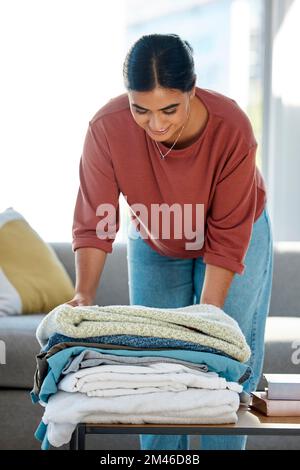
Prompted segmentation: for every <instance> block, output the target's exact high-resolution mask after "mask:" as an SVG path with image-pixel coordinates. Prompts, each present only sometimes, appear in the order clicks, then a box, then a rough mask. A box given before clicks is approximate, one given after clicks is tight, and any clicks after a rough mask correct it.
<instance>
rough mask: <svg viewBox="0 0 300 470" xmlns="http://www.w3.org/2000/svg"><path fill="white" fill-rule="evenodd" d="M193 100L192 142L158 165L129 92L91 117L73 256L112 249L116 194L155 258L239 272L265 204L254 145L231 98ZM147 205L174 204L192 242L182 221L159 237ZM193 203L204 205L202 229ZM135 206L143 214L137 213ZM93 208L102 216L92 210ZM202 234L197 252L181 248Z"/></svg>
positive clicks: (203, 93) (204, 94)
mask: <svg viewBox="0 0 300 470" xmlns="http://www.w3.org/2000/svg"><path fill="white" fill-rule="evenodd" d="M195 99H199V100H200V101H201V102H202V105H204V106H205V107H206V109H207V112H208V120H207V123H206V125H205V127H204V129H203V130H202V132H201V134H200V135H199V137H198V139H197V140H196V141H195V142H194V143H192V144H191V145H189V146H187V147H186V148H183V149H176V148H173V149H172V150H171V151H170V152H169V153H168V155H167V156H166V157H165V159H163V160H161V158H160V154H159V152H158V149H157V147H156V145H155V141H154V140H153V139H152V138H151V137H150V135H149V134H148V133H147V132H146V131H145V130H144V129H143V128H142V127H141V126H139V125H138V124H137V123H136V121H135V120H134V118H133V116H132V113H131V110H130V106H129V100H128V95H127V93H124V94H122V95H119V96H117V97H115V98H113V99H111V100H110V101H108V102H107V103H106V104H105V105H104V106H103V107H102V108H101V109H99V110H98V111H97V112H96V114H95V115H94V116H93V117H92V119H91V120H90V122H89V126H88V129H87V133H86V138H85V141H84V145H83V151H82V156H81V160H80V168H79V174H80V187H79V190H78V194H77V200H76V206H75V211H74V221H73V243H72V248H73V250H74V251H75V250H76V249H77V248H80V247H95V248H100V249H102V250H104V251H105V252H108V253H110V252H111V251H112V243H113V241H114V239H115V236H116V232H117V231H118V230H119V225H120V220H119V206H118V200H119V195H120V194H121V193H122V194H123V196H124V198H125V199H126V201H127V203H128V205H129V207H130V209H131V217H132V219H135V222H136V223H137V224H138V228H139V230H142V231H143V230H144V229H145V231H144V235H146V236H145V241H146V243H148V244H149V245H150V246H151V247H152V248H153V249H154V250H156V251H157V252H158V253H160V254H162V255H167V256H173V257H179V258H195V257H199V256H203V259H204V262H205V263H208V264H213V265H217V266H221V267H224V268H227V269H229V270H232V271H234V272H237V273H239V274H242V273H243V272H244V268H245V265H244V257H245V254H246V250H247V248H248V245H249V241H250V237H251V231H252V226H253V222H255V221H256V220H257V219H258V217H259V215H260V214H261V213H262V211H263V208H264V206H265V204H266V201H267V196H266V187H265V183H264V180H263V177H262V175H261V174H260V172H259V169H258V168H257V167H256V160H255V156H256V149H257V142H256V139H255V136H254V133H253V130H252V127H251V122H250V120H249V118H248V116H247V114H246V113H245V112H244V111H243V110H242V109H241V108H240V107H239V105H238V104H237V103H236V102H235V101H234V100H233V99H231V98H229V97H227V96H224V95H222V94H220V93H218V92H216V91H212V90H208V89H203V88H199V87H196V98H195ZM157 144H158V146H159V147H160V149H161V151H162V152H163V153H166V152H167V151H168V150H169V148H168V147H167V146H166V145H164V144H163V142H162V141H160V142H157ZM106 204H107V205H108V204H109V205H110V206H111V207H112V208H114V209H115V210H114V213H113V217H110V218H108V217H107V213H106V212H105V206H104V205H106ZM153 204H156V205H158V206H161V205H162V204H167V205H168V208H169V209H170V208H172V206H173V205H174V204H175V205H176V206H177V207H178V208H180V210H181V212H182V214H183V215H184V218H186V217H187V219H186V220H187V222H188V224H189V225H188V226H189V227H190V228H189V232H192V234H197V238H196V235H195V236H194V238H191V237H190V233H189V236H187V234H186V232H185V231H184V230H183V226H182V224H181V222H178V224H179V225H178V226H177V225H176V224H175V223H174V222H173V221H172V222H171V223H170V225H169V228H170V236H169V237H167V238H166V237H165V236H163V234H162V233H161V227H159V228H158V227H157V226H156V221H155V219H154V217H153V215H152V214H153V212H152V208H153ZM185 204H189V205H190V208H191V212H190V213H188V212H185V207H184V205H185ZM197 204H198V205H199V204H202V205H203V207H204V214H203V217H201V223H200V224H199V222H198V220H197ZM102 205H103V206H102ZM141 206H142V207H143V208H145V209H146V210H142V211H141V210H140V208H141ZM99 207H103V211H102V212H101V210H100V211H98V212H97V209H98V208H99ZM171 218H172V217H171ZM180 225H181V226H180ZM200 225H201V228H200ZM178 229H180V233H181V234H182V235H181V236H180V237H179V238H178V237H176V232H175V230H176V231H177V230H178ZM203 232H204V233H203ZM200 233H201V234H202V237H200V238H202V243H201V246H200V245H197V243H196V244H195V246H193V247H191V245H190V246H189V247H187V244H188V243H193V241H195V240H197V239H198V235H199V234H200ZM203 235H204V240H203Z"/></svg>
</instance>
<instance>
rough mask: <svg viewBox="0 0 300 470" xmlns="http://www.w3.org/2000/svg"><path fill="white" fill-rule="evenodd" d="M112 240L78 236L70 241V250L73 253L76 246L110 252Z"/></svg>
mask: <svg viewBox="0 0 300 470" xmlns="http://www.w3.org/2000/svg"><path fill="white" fill-rule="evenodd" d="M113 242H114V240H111V241H106V240H100V239H99V238H94V237H80V238H76V239H74V240H73V241H72V251H73V253H74V252H75V251H76V250H77V248H98V249H100V250H103V251H105V252H106V253H111V252H112V244H113Z"/></svg>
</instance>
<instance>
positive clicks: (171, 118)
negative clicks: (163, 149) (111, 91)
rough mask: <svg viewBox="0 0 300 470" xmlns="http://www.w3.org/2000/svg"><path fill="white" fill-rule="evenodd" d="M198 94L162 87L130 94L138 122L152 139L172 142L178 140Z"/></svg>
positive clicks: (134, 116) (133, 113)
mask: <svg viewBox="0 0 300 470" xmlns="http://www.w3.org/2000/svg"><path fill="white" fill-rule="evenodd" d="M194 94H195V89H193V91H192V92H189V93H188V92H186V93H183V92H181V91H180V90H173V89H170V88H159V87H156V88H155V89H154V90H152V91H129V92H128V98H129V103H130V111H131V114H132V116H133V118H134V120H135V122H136V123H137V124H138V125H139V126H141V127H142V128H143V129H144V130H145V131H146V132H147V133H148V134H149V136H150V137H151V138H152V139H154V140H158V141H161V142H164V141H165V142H168V141H170V142H172V138H173V136H174V135H175V138H176V136H177V135H178V131H179V130H180V129H181V127H182V126H183V125H184V124H186V122H187V118H188V113H189V109H190V105H191V98H192V97H193V96H194ZM159 131H162V132H160V133H159ZM156 132H157V133H156Z"/></svg>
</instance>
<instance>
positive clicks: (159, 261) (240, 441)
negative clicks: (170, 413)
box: [127, 206, 273, 450]
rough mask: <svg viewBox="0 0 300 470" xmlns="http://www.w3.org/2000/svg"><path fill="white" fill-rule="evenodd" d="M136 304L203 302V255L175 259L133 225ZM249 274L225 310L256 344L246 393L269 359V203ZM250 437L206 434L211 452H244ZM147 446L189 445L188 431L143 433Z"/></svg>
mask: <svg viewBox="0 0 300 470" xmlns="http://www.w3.org/2000/svg"><path fill="white" fill-rule="evenodd" d="M127 261H128V275H129V296H130V304H131V305H134V304H138V305H145V306H148V307H159V308H176V307H184V306H187V305H191V304H193V303H199V302H200V297H201V291H202V286H203V281H204V275H205V263H204V262H203V259H202V257H198V258H190V259H185V258H175V257H168V256H162V255H160V254H159V253H157V252H156V251H155V250H153V249H152V248H151V247H150V246H149V245H147V243H146V242H145V241H144V240H143V238H142V237H141V236H140V234H139V232H138V231H137V230H136V229H135V227H134V225H133V224H132V223H131V224H130V227H129V233H128V249H127ZM244 263H245V271H244V274H242V275H239V274H237V273H235V275H234V277H233V280H232V283H231V285H230V288H229V290H228V294H227V297H226V300H225V303H224V305H223V310H224V311H225V312H226V313H227V314H228V315H230V316H231V317H233V318H234V319H235V320H236V321H237V322H238V324H239V326H240V328H241V330H242V332H243V333H244V335H245V337H246V340H247V343H248V344H249V346H250V348H251V353H252V354H251V357H250V359H249V361H248V364H249V365H250V366H251V368H252V371H253V372H252V375H251V376H250V377H249V378H248V380H247V381H246V382H245V383H244V384H243V385H244V390H245V391H246V392H248V393H249V392H251V391H254V390H256V388H257V385H258V383H259V380H260V377H261V373H262V367H263V360H264V335H265V324H266V318H267V316H268V313H269V306H270V298H271V289H272V278H273V236H272V226H271V221H270V217H269V213H268V209H267V206H266V207H265V208H264V210H263V212H262V214H261V215H260V216H259V218H258V219H257V220H256V222H255V223H254V224H253V231H252V235H251V239H250V243H249V246H248V250H247V253H246V257H245V261H244ZM246 441H247V436H229V435H226V436H219V435H218V436H210V435H205V436H201V448H202V449H206V450H214V449H218V450H244V449H245V447H246ZM140 443H141V449H146V450H148V449H159V450H176V449H178V450H181V449H188V448H189V447H188V446H189V436H187V435H178V436H177V435H176V436H174V435H156V434H153V435H152V434H142V435H140Z"/></svg>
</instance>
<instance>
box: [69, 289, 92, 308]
mask: <svg viewBox="0 0 300 470" xmlns="http://www.w3.org/2000/svg"><path fill="white" fill-rule="evenodd" d="M92 303H93V298H92V297H91V296H88V295H86V294H81V293H80V292H78V293H76V294H75V295H74V297H73V299H71V300H69V301H68V302H65V304H67V305H71V307H79V306H83V305H92Z"/></svg>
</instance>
